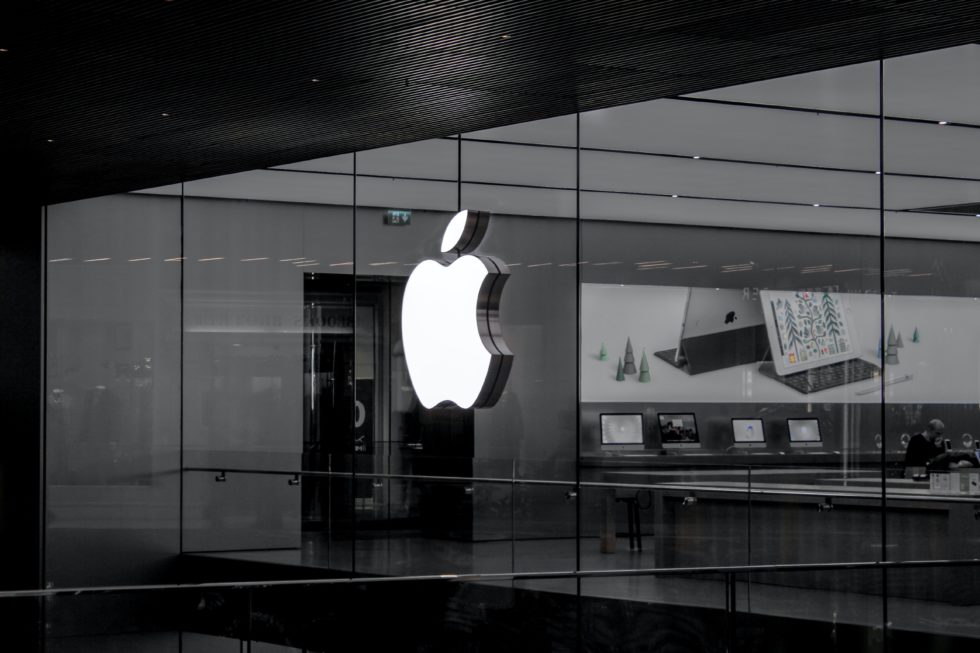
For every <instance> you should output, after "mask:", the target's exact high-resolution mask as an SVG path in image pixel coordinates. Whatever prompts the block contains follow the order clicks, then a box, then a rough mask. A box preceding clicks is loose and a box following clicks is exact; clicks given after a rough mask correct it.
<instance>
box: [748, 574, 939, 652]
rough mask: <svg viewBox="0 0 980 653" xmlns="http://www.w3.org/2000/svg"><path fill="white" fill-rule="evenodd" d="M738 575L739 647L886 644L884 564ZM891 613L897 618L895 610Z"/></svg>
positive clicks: (872, 647) (871, 647)
mask: <svg viewBox="0 0 980 653" xmlns="http://www.w3.org/2000/svg"><path fill="white" fill-rule="evenodd" d="M734 578H735V579H736V584H737V586H736V588H735V590H736V591H735V592H734V593H730V599H729V602H730V603H733V604H734V606H733V607H734V610H733V611H734V612H735V622H736V630H735V635H736V642H737V645H738V647H739V648H738V650H748V651H771V650H780V649H781V648H782V647H784V646H786V645H787V643H790V642H791V643H792V644H791V645H792V647H793V648H794V649H796V650H813V651H868V652H869V653H872V652H875V651H884V650H886V648H885V641H884V639H885V637H884V632H885V630H884V625H885V612H884V608H885V601H884V597H883V593H882V590H883V578H884V572H883V570H881V569H859V570H834V569H823V570H809V571H786V572H776V573H767V572H759V573H753V574H744V575H738V576H735V577H734ZM888 619H889V623H890V624H895V623H896V622H895V620H894V618H893V615H892V614H891V613H889V615H888ZM893 638H894V634H893ZM893 642H894V643H893V644H890V645H889V646H888V649H887V650H916V649H915V648H905V646H906V645H907V641H904V638H903V639H902V640H894V639H893ZM895 644H899V646H898V647H897V648H896V647H895ZM919 650H922V649H919ZM925 650H931V649H930V647H929V646H926V647H925Z"/></svg>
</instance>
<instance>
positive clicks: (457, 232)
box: [441, 209, 469, 252]
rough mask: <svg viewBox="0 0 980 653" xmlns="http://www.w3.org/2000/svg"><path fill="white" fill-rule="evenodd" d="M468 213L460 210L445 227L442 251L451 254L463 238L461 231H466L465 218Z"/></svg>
mask: <svg viewBox="0 0 980 653" xmlns="http://www.w3.org/2000/svg"><path fill="white" fill-rule="evenodd" d="M468 214H469V211H467V210H465V209H464V210H462V211H460V212H459V213H457V214H456V215H454V216H453V219H452V220H450V221H449V224H448V225H446V231H445V232H444V233H443V234H442V248H441V249H442V251H443V252H451V251H453V250H454V249H456V245H458V244H459V239H460V238H462V237H463V230H464V229H466V217H467V215H468Z"/></svg>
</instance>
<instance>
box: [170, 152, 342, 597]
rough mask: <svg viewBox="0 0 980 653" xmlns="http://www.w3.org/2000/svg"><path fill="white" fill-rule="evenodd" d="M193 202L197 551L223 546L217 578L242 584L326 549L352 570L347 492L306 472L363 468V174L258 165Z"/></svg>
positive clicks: (190, 277)
mask: <svg viewBox="0 0 980 653" xmlns="http://www.w3.org/2000/svg"><path fill="white" fill-rule="evenodd" d="M334 167H337V166H334ZM342 168H343V166H339V168H338V169H342ZM185 194H186V197H185V199H184V219H183V225H184V256H185V261H184V278H183V290H184V320H183V324H184V352H183V354H184V355H183V363H184V370H183V383H184V404H183V415H184V467H185V474H184V529H185V530H184V551H185V552H193V553H198V552H212V553H214V552H224V553H223V554H221V555H220V556H218V557H219V558H221V559H222V560H223V562H222V563H221V564H219V563H218V562H213V565H214V573H219V574H220V573H226V571H225V570H226V569H237V570H238V572H237V573H238V576H237V578H239V579H241V578H249V577H251V576H250V574H262V576H263V577H267V576H271V577H273V578H274V577H276V576H277V574H281V575H291V574H294V573H295V571H294V570H290V567H289V566H288V565H290V564H295V563H296V562H298V561H300V560H301V559H302V558H303V557H304V556H312V557H314V558H316V557H317V555H318V554H317V553H316V552H320V551H326V552H329V553H328V554H327V558H328V559H330V560H332V561H335V562H336V563H337V564H338V568H341V569H350V567H351V564H352V563H351V549H350V545H349V542H350V535H349V531H350V520H351V510H352V503H351V501H350V491H349V482H345V481H344V479H343V477H339V478H337V479H336V482H331V479H330V477H322V478H319V477H318V478H315V479H309V478H307V479H304V478H303V477H302V475H298V474H299V473H300V472H301V471H307V470H308V471H314V472H330V471H338V472H340V473H343V472H345V471H347V472H349V470H350V468H349V465H348V466H347V467H346V468H345V467H344V465H343V462H344V460H348V461H349V455H350V442H351V434H350V425H351V423H352V417H353V411H352V401H353V383H354V380H353V377H354V374H355V370H354V368H353V360H354V354H353V351H352V345H353V340H354V338H353V327H354V316H353V284H352V283H351V281H350V280H351V278H352V277H351V275H352V273H353V252H352V239H353V224H352V220H353V215H352V210H351V202H352V196H353V177H352V176H351V175H350V174H342V173H337V174H333V173H326V172H325V170H319V171H318V172H308V171H294V170H258V171H252V172H249V173H241V174H240V175H231V176H228V177H223V178H216V179H211V180H202V181H199V182H193V183H190V184H187V185H186V188H185ZM269 472H276V473H275V474H270V473H269ZM304 481H305V482H304ZM338 538H339V542H338V541H336V540H338ZM342 542H346V544H343V543H342ZM341 551H346V553H347V555H346V562H343V561H342V560H340V559H338V555H339V553H340V552H341ZM242 552H247V554H245V553H242ZM245 560H247V561H248V562H250V563H253V564H250V565H247V564H244V563H243V561H245ZM229 561H231V562H237V563H239V564H238V566H237V567H235V566H234V565H231V563H230V562H229ZM260 563H262V564H260ZM263 565H264V566H263ZM269 565H272V566H269ZM195 568H200V569H201V570H203V572H206V573H208V574H211V577H213V573H212V570H211V568H209V567H207V566H206V565H201V564H199V565H198V566H197V567H195ZM311 573H313V572H311ZM314 575H316V573H314Z"/></svg>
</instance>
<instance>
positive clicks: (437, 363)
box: [402, 210, 512, 408]
mask: <svg viewBox="0 0 980 653" xmlns="http://www.w3.org/2000/svg"><path fill="white" fill-rule="evenodd" d="M488 221H489V215H488V214H486V213H482V212H478V211H465V210H464V211H460V212H459V213H457V214H456V215H455V216H454V217H453V219H452V220H450V222H449V225H448V226H447V227H446V231H445V234H444V235H443V239H442V251H443V252H444V253H447V254H449V256H450V258H451V257H452V256H453V255H455V256H457V257H458V258H456V259H455V260H454V261H452V263H450V264H449V265H444V264H443V263H441V262H439V261H434V260H426V261H423V262H422V263H420V264H419V265H417V266H416V267H415V270H414V271H413V272H412V274H411V276H410V277H409V278H408V283H407V284H406V285H405V294H404V297H403V300H402V343H403V346H404V348H405V360H406V362H407V364H408V373H409V376H410V377H411V379H412V385H413V386H414V388H415V393H416V395H418V398H419V401H420V402H421V403H422V405H423V406H425V407H426V408H433V407H435V406H439V405H448V404H456V405H457V406H459V407H461V408H469V407H472V406H476V407H488V406H492V405H493V404H494V403H496V401H497V399H499V397H500V393H501V392H502V391H503V386H504V384H505V383H506V380H507V375H508V373H509V371H510V364H511V360H512V356H511V353H510V351H509V350H508V349H507V347H506V345H505V344H504V342H503V338H502V337H501V335H500V328H499V325H498V324H497V314H498V311H499V301H500V295H501V292H502V290H503V286H504V283H505V282H506V280H507V278H508V276H509V272H508V270H507V266H506V265H504V264H503V263H502V262H501V261H499V260H497V259H495V258H493V257H489V256H471V255H465V256H464V254H466V253H467V252H471V251H473V250H474V249H476V247H477V246H478V245H479V242H480V240H481V239H482V238H483V235H484V233H485V232H486V227H487V222H488Z"/></svg>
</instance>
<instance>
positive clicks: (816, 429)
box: [786, 419, 823, 447]
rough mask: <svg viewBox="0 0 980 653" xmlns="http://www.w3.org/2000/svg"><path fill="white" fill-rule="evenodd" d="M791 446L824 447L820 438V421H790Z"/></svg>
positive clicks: (787, 422)
mask: <svg viewBox="0 0 980 653" xmlns="http://www.w3.org/2000/svg"><path fill="white" fill-rule="evenodd" d="M786 426H787V428H788V429H789V446H791V447H822V446H823V441H822V440H821V438H820V420H818V419H788V420H786Z"/></svg>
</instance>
